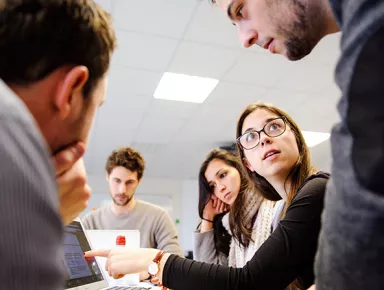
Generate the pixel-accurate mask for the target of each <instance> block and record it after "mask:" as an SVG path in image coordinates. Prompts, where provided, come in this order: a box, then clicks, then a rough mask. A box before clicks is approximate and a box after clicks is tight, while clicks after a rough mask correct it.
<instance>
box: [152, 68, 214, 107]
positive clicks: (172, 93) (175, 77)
mask: <svg viewBox="0 0 384 290" xmlns="http://www.w3.org/2000/svg"><path fill="white" fill-rule="evenodd" d="M218 83H219V81H218V80H215V79H210V78H203V77H197V76H189V75H184V74H176V73H170V72H166V73H164V74H163V77H162V78H161V80H160V82H159V85H158V86H157V88H156V91H155V93H154V94H153V97H154V98H155V99H164V100H171V101H181V102H191V103H202V102H204V101H205V99H206V98H207V97H208V96H209V94H210V93H211V92H212V91H213V90H214V88H215V87H216V86H217V84H218Z"/></svg>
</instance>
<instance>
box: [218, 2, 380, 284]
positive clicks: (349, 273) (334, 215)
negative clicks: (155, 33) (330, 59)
mask: <svg viewBox="0 0 384 290" xmlns="http://www.w3.org/2000/svg"><path fill="white" fill-rule="evenodd" d="M212 2H216V3H217V5H218V6H219V7H220V8H221V9H222V10H224V12H225V14H227V15H228V17H229V18H230V20H231V21H232V23H233V24H234V25H236V28H237V32H238V35H239V38H240V42H241V43H242V44H243V46H245V47H251V46H253V45H258V46H260V47H262V48H264V49H268V50H269V51H270V52H271V53H277V54H281V55H284V56H285V57H286V58H287V59H289V60H299V59H301V58H303V57H305V56H306V55H308V54H309V53H310V52H311V51H312V49H313V48H314V47H315V46H316V44H317V43H318V42H319V41H320V40H321V39H322V38H323V37H325V36H326V35H328V34H331V33H334V32H337V31H339V30H341V31H342V39H341V44H340V48H341V57H340V59H339V62H338V65H337V68H336V82H337V84H338V86H339V87H340V89H341V92H342V98H341V100H340V102H339V106H338V109H339V113H340V117H341V121H340V123H339V124H337V125H336V126H335V127H334V128H333V131H332V138H331V140H332V153H333V154H332V155H333V165H332V179H331V181H330V182H329V185H328V190H327V194H326V198H325V209H324V214H323V220H322V232H321V234H320V239H319V249H318V254H317V262H316V274H317V288H318V290H323V289H337V290H344V289H348V290H350V289H383V287H384V280H383V278H382V276H383V269H384V268H383V265H382V264H383V259H384V231H383V230H382V225H383V221H384V178H383V174H384V149H383V148H384V114H383V113H382V108H383V105H384V98H383V97H384V82H383V77H382V75H383V71H384V58H383V56H382V49H383V47H384V1H374V0H359V1H353V0H343V1H341V0H319V1H313V0H295V1H293V0H291V1H280V0H216V1H212ZM261 69H262V68H261Z"/></svg>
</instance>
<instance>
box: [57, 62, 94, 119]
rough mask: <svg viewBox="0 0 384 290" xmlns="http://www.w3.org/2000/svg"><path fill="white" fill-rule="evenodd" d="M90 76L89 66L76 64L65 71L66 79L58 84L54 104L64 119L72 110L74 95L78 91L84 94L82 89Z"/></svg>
mask: <svg viewBox="0 0 384 290" xmlns="http://www.w3.org/2000/svg"><path fill="white" fill-rule="evenodd" d="M88 78H89V71H88V68H87V67H85V66H75V67H73V68H72V69H71V70H69V71H67V72H66V73H65V75H64V79H63V80H62V81H61V82H60V83H59V84H58V86H57V90H56V94H55V98H54V105H55V107H56V109H57V110H58V111H59V113H60V117H61V118H62V119H65V118H66V117H67V116H68V115H69V113H70V111H71V107H72V103H73V100H72V97H73V95H74V94H76V93H81V95H82V90H83V88H84V85H85V84H86V82H87V81H88Z"/></svg>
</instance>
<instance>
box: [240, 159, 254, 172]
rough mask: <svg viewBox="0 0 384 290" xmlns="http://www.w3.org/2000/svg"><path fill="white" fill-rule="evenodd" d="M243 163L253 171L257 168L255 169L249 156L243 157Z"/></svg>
mask: <svg viewBox="0 0 384 290" xmlns="http://www.w3.org/2000/svg"><path fill="white" fill-rule="evenodd" d="M243 163H244V165H245V166H246V167H247V168H248V169H249V170H250V171H252V172H254V171H255V169H253V167H252V165H251V163H249V161H248V159H247V158H243Z"/></svg>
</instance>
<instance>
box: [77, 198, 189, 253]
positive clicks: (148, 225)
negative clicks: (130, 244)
mask: <svg viewBox="0 0 384 290" xmlns="http://www.w3.org/2000/svg"><path fill="white" fill-rule="evenodd" d="M82 222H83V225H84V227H85V228H86V229H88V230H91V229H92V230H139V231H140V247H142V248H156V249H159V250H164V251H166V252H167V253H171V254H176V255H179V256H183V251H182V249H181V247H180V245H179V242H178V238H177V231H176V227H175V225H174V223H173V222H172V219H171V217H170V216H169V214H168V213H167V211H166V210H165V209H163V208H161V207H159V206H156V205H154V204H151V203H148V202H144V201H140V200H136V205H135V207H134V208H133V209H132V211H131V212H129V213H128V214H126V215H121V216H117V215H116V214H115V213H114V212H113V211H112V209H111V205H106V206H103V207H101V208H100V209H98V210H95V211H92V212H91V213H89V214H88V215H86V216H85V217H84V218H83V219H82Z"/></svg>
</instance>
